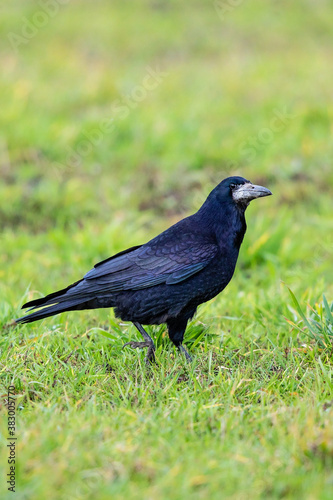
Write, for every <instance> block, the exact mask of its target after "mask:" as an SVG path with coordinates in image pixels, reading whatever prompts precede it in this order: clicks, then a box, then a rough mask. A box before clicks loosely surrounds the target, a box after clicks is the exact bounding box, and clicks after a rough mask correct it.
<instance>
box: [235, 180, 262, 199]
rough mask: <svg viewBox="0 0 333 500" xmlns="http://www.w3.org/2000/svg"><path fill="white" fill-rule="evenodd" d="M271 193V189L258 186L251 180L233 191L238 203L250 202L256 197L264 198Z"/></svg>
mask: <svg viewBox="0 0 333 500" xmlns="http://www.w3.org/2000/svg"><path fill="white" fill-rule="evenodd" d="M271 194H272V193H271V191H270V190H269V189H267V188H265V187H263V186H256V185H255V184H252V183H251V182H246V183H245V184H241V185H240V186H239V188H238V189H235V190H234V191H233V193H232V197H233V199H234V200H235V201H236V202H237V203H250V201H251V200H254V199H255V198H262V197H263V196H270V195H271Z"/></svg>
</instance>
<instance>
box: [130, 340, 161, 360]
mask: <svg viewBox="0 0 333 500" xmlns="http://www.w3.org/2000/svg"><path fill="white" fill-rule="evenodd" d="M128 345H129V346H130V347H132V349H143V348H144V347H148V351H147V354H146V357H145V362H146V364H147V365H149V364H150V363H154V362H155V346H154V343H153V342H148V341H146V342H126V344H124V345H123V349H124V347H126V346H128Z"/></svg>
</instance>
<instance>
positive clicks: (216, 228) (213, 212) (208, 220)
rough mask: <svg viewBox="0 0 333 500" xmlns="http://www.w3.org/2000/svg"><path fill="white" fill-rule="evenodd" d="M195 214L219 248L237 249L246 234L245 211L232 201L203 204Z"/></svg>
mask: <svg viewBox="0 0 333 500" xmlns="http://www.w3.org/2000/svg"><path fill="white" fill-rule="evenodd" d="M197 214H198V215H199V216H200V219H201V220H202V222H203V223H204V225H205V227H206V229H207V230H208V231H209V232H213V233H214V234H215V237H216V239H217V242H218V244H219V246H220V247H221V248H222V247H223V248H224V247H226V246H230V245H231V246H232V247H233V248H237V249H239V247H240V246H241V244H242V241H243V238H244V235H245V232H246V220H245V209H242V208H239V207H238V206H237V205H235V203H233V202H232V201H229V200H228V201H225V202H224V203H221V202H219V203H217V202H214V203H209V204H208V203H204V204H203V205H202V207H201V208H200V209H199V211H198V212H197Z"/></svg>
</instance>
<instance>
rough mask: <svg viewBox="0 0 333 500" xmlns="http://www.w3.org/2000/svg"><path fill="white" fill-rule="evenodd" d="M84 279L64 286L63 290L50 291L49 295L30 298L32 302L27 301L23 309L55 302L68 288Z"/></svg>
mask: <svg viewBox="0 0 333 500" xmlns="http://www.w3.org/2000/svg"><path fill="white" fill-rule="evenodd" d="M81 281H83V278H82V279H81V280H79V281H76V282H75V283H72V284H71V285H69V286H67V287H66V288H63V289H62V290H58V291H57V292H53V293H50V294H49V295H46V297H41V298H40V299H35V300H30V302H26V304H24V305H23V306H22V309H26V308H27V307H31V309H35V308H36V307H42V306H47V305H51V304H54V303H55V302H58V300H56V299H59V297H61V296H62V295H65V294H66V293H67V292H68V290H70V289H71V288H74V287H75V286H76V285H78V284H79V283H81Z"/></svg>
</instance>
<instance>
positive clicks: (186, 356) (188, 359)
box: [178, 344, 193, 363]
mask: <svg viewBox="0 0 333 500" xmlns="http://www.w3.org/2000/svg"><path fill="white" fill-rule="evenodd" d="M178 349H179V350H180V351H181V352H182V353H184V354H185V358H186V360H187V361H188V362H189V363H191V362H192V361H193V359H192V356H191V355H190V353H189V352H187V350H186V349H185V347H184V346H183V345H181V344H180V346H178Z"/></svg>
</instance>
